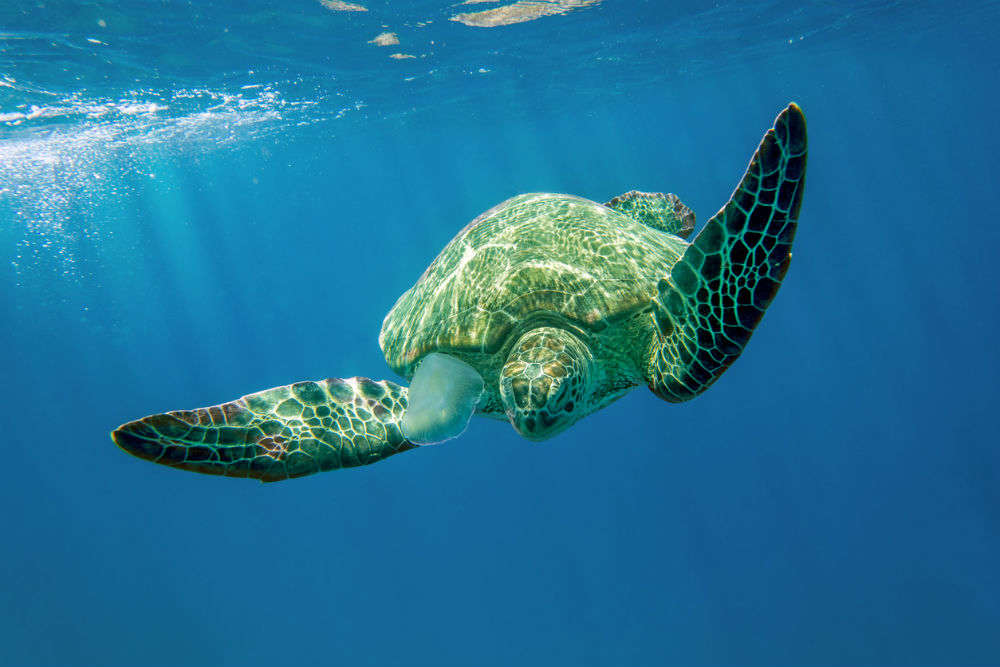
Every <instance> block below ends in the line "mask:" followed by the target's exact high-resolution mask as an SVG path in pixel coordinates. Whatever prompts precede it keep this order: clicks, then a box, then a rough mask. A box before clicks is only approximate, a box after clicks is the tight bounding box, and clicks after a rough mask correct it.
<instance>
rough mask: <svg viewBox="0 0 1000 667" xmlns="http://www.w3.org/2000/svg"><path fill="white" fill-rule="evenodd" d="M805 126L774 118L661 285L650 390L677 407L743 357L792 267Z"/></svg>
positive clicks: (797, 114) (793, 116) (794, 115)
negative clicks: (747, 163)
mask: <svg viewBox="0 0 1000 667" xmlns="http://www.w3.org/2000/svg"><path fill="white" fill-rule="evenodd" d="M806 155H807V141H806V123H805V117H804V116H803V114H802V110H801V109H799V107H798V106H796V105H795V104H791V105H789V107H788V108H787V109H785V110H784V111H782V112H781V114H779V115H778V118H777V119H776V120H775V124H774V127H773V128H772V129H770V130H768V131H767V133H766V134H765V135H764V139H763V140H762V141H761V143H760V146H759V148H758V149H757V152H756V154H754V156H753V159H752V160H751V161H750V166H749V167H748V168H747V171H746V174H745V175H744V176H743V180H742V181H741V182H740V184H739V186H738V187H737V188H736V191H735V192H734V193H733V195H732V197H731V198H730V200H729V202H728V203H727V204H726V205H725V206H724V207H723V208H722V210H721V211H719V212H718V213H717V214H716V215H715V216H714V217H713V218H712V219H711V220H709V221H708V223H707V224H706V225H705V228H704V229H703V230H702V231H701V233H700V234H699V235H698V237H697V238H696V239H695V241H694V243H693V244H692V245H691V246H690V247H689V248H688V249H687V250H686V251H685V253H684V256H683V257H681V259H680V260H679V261H678V262H677V264H675V265H674V267H673V268H672V269H671V272H670V275H669V276H667V277H666V278H664V279H663V280H661V281H660V282H659V284H658V286H657V294H656V296H654V298H653V317H654V322H655V323H656V328H657V332H658V334H659V335H658V339H657V340H656V341H655V342H654V349H653V350H652V354H651V368H650V370H649V372H648V377H649V386H650V389H652V390H653V392H655V393H656V394H657V395H658V396H660V397H661V398H663V399H665V400H668V401H672V402H679V401H685V400H688V399H690V398H693V397H694V396H697V395H698V394H700V393H701V392H702V391H704V390H705V389H707V388H708V387H709V386H710V385H711V384H712V383H713V382H715V381H716V380H717V379H718V378H719V376H721V375H722V373H723V372H725V370H726V369H727V368H729V366H730V365H731V364H732V363H733V362H734V361H735V360H736V358H737V357H738V356H739V355H740V353H741V352H742V351H743V348H744V346H745V345H746V343H747V341H749V340H750V336H751V335H752V334H753V330H754V328H755V327H756V326H757V324H758V323H759V322H760V320H761V318H762V317H763V315H764V311H765V310H766V309H767V307H768V305H770V303H771V300H772V299H774V296H775V294H776V293H777V291H778V288H779V287H780V286H781V281H782V279H783V278H784V276H785V272H786V271H787V270H788V265H789V262H790V261H791V247H792V241H793V240H794V238H795V230H796V226H797V224H798V215H799V208H800V206H801V204H802V192H803V187H804V183H805V170H806Z"/></svg>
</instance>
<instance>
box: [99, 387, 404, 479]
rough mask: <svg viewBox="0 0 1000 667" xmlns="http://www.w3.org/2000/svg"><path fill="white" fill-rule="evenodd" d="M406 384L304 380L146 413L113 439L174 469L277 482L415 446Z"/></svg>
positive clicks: (128, 450) (122, 429)
mask: <svg viewBox="0 0 1000 667" xmlns="http://www.w3.org/2000/svg"><path fill="white" fill-rule="evenodd" d="M406 404H407V389H406V387H403V386H400V385H398V384H395V383H393V382H388V381H385V380H382V381H378V382H376V381H374V380H369V379H368V378H350V379H348V380H341V379H338V378H330V379H327V380H321V381H319V382H297V383H295V384H292V385H287V386H284V387H275V388H274V389H268V390H266V391H261V392H258V393H256V394H250V395H248V396H244V397H243V398H240V399H237V400H235V401H232V402H231V403H223V404H222V405H217V406H214V407H210V408H200V409H197V410H180V411H176V412H166V413H164V414H159V415H151V416H149V417H143V418H142V419H138V420H136V421H132V422H128V423H127V424H123V425H122V426H119V427H118V428H117V429H115V430H114V431H113V432H112V433H111V438H112V439H113V440H114V441H115V444H117V445H118V446H119V447H121V448H122V449H124V450H125V451H127V452H129V453H130V454H134V455H136V456H138V457H140V458H143V459H147V460H149V461H153V462H155V463H162V464H164V465H168V466H172V467H175V468H183V469H184V470H192V471H194V472H202V473H208V474H210V475H226V476H228V477H253V478H256V479H259V480H262V481H264V482H275V481H278V480H282V479H289V478H292V477H302V476H303V475H310V474H312V473H315V472H322V471H326V470H335V469H337V468H349V467H352V466H360V465H366V464H368V463H375V462H376V461H380V460H382V459H384V458H386V457H387V456H391V455H393V454H397V453H399V452H403V451H406V450H407V449H411V448H412V447H413V446H414V445H413V444H412V443H410V442H409V441H407V439H406V438H405V437H404V436H403V434H402V431H401V430H400V425H399V424H400V421H401V419H402V417H403V415H404V413H405V412H406Z"/></svg>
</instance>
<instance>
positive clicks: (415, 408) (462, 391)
mask: <svg viewBox="0 0 1000 667" xmlns="http://www.w3.org/2000/svg"><path fill="white" fill-rule="evenodd" d="M482 394H483V378H482V376H480V375H479V373H478V372H476V369H475V368H473V367H472V366H470V365H469V364H467V363H465V362H464V361H461V360H459V359H456V358H455V357H453V356H451V355H448V354H441V353H439V352H434V353H432V354H429V355H427V356H426V357H425V358H424V360H423V361H422V362H420V365H419V366H418V367H417V371H416V373H414V374H413V382H412V383H411V384H410V388H409V404H408V407H407V409H406V414H405V415H404V416H403V420H402V422H401V424H400V426H401V428H402V430H403V434H404V435H405V436H406V439H407V440H409V441H410V442H412V443H414V444H417V445H431V444H434V443H438V442H444V441H445V440H450V439H452V438H455V437H458V436H459V435H461V434H462V432H463V431H465V428H466V427H467V426H468V425H469V420H470V419H472V415H473V413H475V411H476V406H477V405H478V404H479V399H480V397H481V396H482Z"/></svg>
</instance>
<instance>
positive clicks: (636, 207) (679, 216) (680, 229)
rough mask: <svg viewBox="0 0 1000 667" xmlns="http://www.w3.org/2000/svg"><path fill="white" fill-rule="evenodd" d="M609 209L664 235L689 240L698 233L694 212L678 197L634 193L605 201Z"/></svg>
mask: <svg viewBox="0 0 1000 667" xmlns="http://www.w3.org/2000/svg"><path fill="white" fill-rule="evenodd" d="M604 205H605V206H607V207H608V208H611V209H614V210H616V211H618V212H619V213H622V214H624V215H627V216H629V217H631V218H635V219H636V220H638V221H639V222H641V223H643V224H644V225H649V226H650V227H652V228H653V229H659V230H660V231H661V232H666V233H667V234H673V235H674V236H679V237H681V238H682V239H686V238H687V237H688V236H690V235H691V232H693V231H694V211H692V210H691V209H689V208H688V207H687V206H685V205H684V204H682V203H681V200H680V198H679V197H678V196H677V195H675V194H663V193H662V192H639V191H638V190H630V191H628V192H625V193H623V194H620V195H618V196H617V197H615V198H614V199H612V200H610V201H608V202H605V204H604Z"/></svg>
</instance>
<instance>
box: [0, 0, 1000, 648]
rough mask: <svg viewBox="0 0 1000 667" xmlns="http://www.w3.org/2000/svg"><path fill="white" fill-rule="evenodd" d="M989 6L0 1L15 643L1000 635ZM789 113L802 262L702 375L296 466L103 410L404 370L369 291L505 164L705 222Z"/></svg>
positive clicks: (494, 192)
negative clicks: (717, 376)
mask: <svg viewBox="0 0 1000 667" xmlns="http://www.w3.org/2000/svg"><path fill="white" fill-rule="evenodd" d="M998 29H1000V4H998V3H997V2H993V1H986V0H976V1H971V2H964V3H952V4H946V3H932V2H889V1H885V0H879V1H874V0H873V1H870V2H861V1H859V2H825V1H813V2H796V3H786V2H778V1H769V2H742V3H729V2H721V3H707V2H694V1H686V0H682V1H681V2H676V3H665V2H659V1H655V0H648V1H642V0H635V1H626V0H599V1H591V0H548V1H544V2H516V1H515V0H502V1H501V2H468V3H463V4H457V3H455V4H452V3H445V2H438V1H436V0H413V1H410V2H396V1H394V2H389V1H388V0H369V1H365V0H360V1H359V2H357V3H346V2H335V1H333V0H323V1H316V0H294V1H291V0H289V1H281V2H279V1H277V0H270V1H265V0H248V1H245V2H233V1H231V0H209V1H198V2H184V1H180V0H123V1H119V2H110V1H104V0H89V1H88V0H60V1H49V0H40V1H38V2H30V3H14V2H8V3H4V4H3V6H2V7H0V289H2V291H0V324H2V325H3V326H2V327H0V348H2V350H3V357H0V358H2V359H3V363H2V366H0V368H2V369H3V377H4V378H5V380H6V381H5V382H4V383H3V385H2V388H0V397H2V399H3V405H4V406H5V407H6V408H7V410H6V413H5V414H6V419H5V421H4V424H5V428H4V431H5V436H6V437H5V438H4V439H3V441H4V443H5V445H6V446H5V449H4V461H5V463H6V470H7V473H8V474H7V475H6V481H5V482H4V483H3V484H2V485H0V503H2V505H3V507H4V508H6V512H5V531H4V533H5V536H4V539H3V540H0V566H2V569H3V571H4V573H5V580H4V585H3V586H0V646H3V650H0V664H11V665H34V664H39V665H41V664H53V665H65V664H106V665H136V664H170V665H176V664H212V665H218V664H264V663H268V664H286V663H287V664H312V663H320V664H329V663H337V664H345V665H470V664H474V665H556V664H567V665H570V664H571V665H581V664H595V665H654V664H656V665H659V664H683V665H689V664H705V665H710V664H768V665H771V664H787V665H802V664H807V665H821V664H822V665H826V664H838V665H842V664H858V665H861V664H968V665H972V664H976V665H981V664H991V663H994V662H995V661H996V660H997V656H998V655H1000V640H998V635H997V633H996V628H997V627H1000V577H998V574H997V568H996V563H997V562H1000V512H998V507H1000V494H998V491H997V488H998V483H1000V467H998V461H1000V455H998V450H997V445H996V441H997V438H996V428H995V421H996V420H995V418H994V413H995V405H996V403H997V399H998V398H1000V395H998V391H997V384H996V380H995V378H996V376H997V372H998V371H1000V353H998V351H997V347H996V346H995V345H993V342H992V341H993V339H994V337H995V336H994V332H995V331H996V330H997V325H998V322H1000V301H998V299H997V289H996V284H997V270H996V258H995V255H996V253H995V250H994V249H995V248H996V247H998V242H1000V232H998V229H1000V227H998V226H997V225H996V224H994V223H993V222H992V220H991V212H992V211H993V210H994V208H995V206H994V200H995V199H996V194H997V186H996V184H995V181H996V176H995V175H996V174H997V172H998V168H1000V164H998V161H997V157H996V156H997V154H998V151H997V148H998V146H997V143H998V142H997V139H996V136H995V135H996V131H995V129H994V127H995V125H996V119H997V118H998V117H1000V96H998V95H997V93H996V72H997V71H998V69H1000V57H998V55H997V51H996V48H995V44H994V41H995V34H996V33H997V31H998ZM791 100H795V101H797V102H798V103H799V104H800V105H801V106H802V108H803V109H804V110H805V113H806V116H807V118H808V122H809V135H810V157H809V168H808V169H809V171H808V179H807V183H808V185H807V188H806V193H805V198H804V204H803V208H802V214H801V219H800V227H799V234H798V237H797V239H796V242H795V247H794V261H793V262H792V266H791V269H790V271H789V273H788V276H787V278H786V281H785V284H784V286H783V288H782V290H781V293H780V294H779V295H778V297H777V299H776V300H775V302H774V304H773V305H772V307H771V308H770V310H769V311H768V314H767V315H766V317H765V319H764V321H763V323H762V325H761V326H760V328H759V329H758V331H757V333H756V334H755V336H754V338H753V340H752V342H751V343H750V344H749V345H748V347H747V350H746V352H745V353H744V354H743V356H742V357H741V359H740V360H739V361H738V362H737V363H736V364H735V365H734V366H733V368H732V369H731V370H730V371H728V372H727V373H726V375H725V376H724V377H723V378H722V379H721V380H720V381H719V382H718V383H717V384H716V385H715V386H713V387H712V388H711V390H710V391H708V392H707V393H706V394H705V395H704V396H702V397H700V398H698V399H697V400H695V401H692V402H690V403H684V404H679V405H671V404H666V403H663V402H660V401H659V400H657V399H656V398H655V397H653V396H652V395H651V394H650V393H649V392H648V391H647V390H646V389H645V388H640V389H639V390H637V391H635V392H634V393H633V394H631V395H629V396H628V397H626V398H624V399H622V400H621V401H619V402H617V403H615V404H613V405H612V406H610V407H608V408H607V409H605V410H603V411H601V412H599V413H596V414H594V415H592V416H590V417H588V418H586V419H584V420H583V421H581V422H580V423H578V424H577V425H576V426H574V427H573V428H572V429H570V430H569V431H567V432H565V433H564V434H562V435H560V436H558V437H556V438H554V439H552V440H550V441H546V442H544V443H529V442H527V441H525V440H522V439H521V438H519V437H518V436H517V435H516V433H514V431H513V430H512V429H511V428H510V426H509V425H506V424H504V423H501V422H494V421H490V420H482V419H478V420H473V422H472V425H471V426H470V428H469V430H468V431H467V432H466V433H465V434H464V435H463V436H462V438H461V439H458V440H455V441H451V442H449V443H447V444H445V445H443V446H440V447H434V448H425V449H420V450H418V451H415V452H409V453H406V454H403V455H400V456H396V457H393V458H391V459H390V460H388V461H386V462H383V463H379V464H377V465H374V466H370V467H364V468H357V469H352V470H346V471H340V472H335V473H328V474H323V475H315V476H312V477H307V478H303V479H300V480H295V481H289V482H283V483H280V484H272V485H266V486H265V485H260V484H258V483H256V482H252V481H246V480H233V479H222V478H213V477H203V476H199V475H194V474H190V473H183V472H179V471H175V470H171V469H169V468H166V467H161V466H155V465H152V464H149V463H147V462H144V461H140V460H138V459H134V458H132V457H129V456H128V455H127V454H125V453H124V452H122V451H120V450H119V449H117V448H116V447H115V446H114V444H113V443H112V442H111V440H110V439H109V438H108V432H109V430H110V429H112V428H114V427H115V426H117V425H118V424H120V423H122V422H124V421H126V420H130V419H134V418H137V417H140V416H142V415H145V414H150V413H153V412H162V411H166V410H172V409H179V408H194V407H198V406H205V405H212V404H216V403H219V402H221V401H225V400H230V399H233V398H236V397H238V396H241V395H243V394H246V393H249V392H251V391H255V390H259V389H264V388H266V387H272V386H276V385H281V384H287V383H289V382H294V381H298V380H305V379H316V378H323V377H327V376H337V377H350V376H354V375H365V376H370V377H373V378H387V379H393V380H398V379H399V378H396V377H394V376H393V374H392V373H391V371H389V369H388V368H387V367H386V364H385V361H384V359H383V357H382V354H381V351H380V350H379V347H378V342H377V336H378V332H379V328H380V326H381V323H382V318H383V317H384V315H385V313H386V312H387V311H388V310H389V308H391V307H392V305H393V303H394V302H395V300H396V298H397V297H398V296H399V295H400V294H401V293H402V292H403V291H405V290H406V289H407V288H408V287H409V286H410V285H412V284H413V282H414V281H415V280H416V279H417V278H418V277H419V276H420V274H421V272H422V271H423V270H424V268H425V267H426V266H427V264H428V263H429V262H430V261H431V260H432V259H433V258H434V256H435V255H436V254H437V252H438V251H439V250H440V249H441V248H442V247H443V246H444V244H446V243H447V242H448V240H449V239H451V238H452V236H453V235H454V234H455V233H456V232H457V231H458V230H459V229H461V228H462V227H463V226H464V225H465V224H466V223H467V222H468V221H469V220H471V219H472V218H474V217H475V216H476V215H477V214H479V213H480V212H482V211H484V210H486V209H488V208H490V207H491V206H493V205H495V204H496V203H498V202H500V201H502V200H504V199H506V198H507V197H510V196H513V195H515V194H518V193H522V192H539V191H541V192H567V193H572V194H576V195H581V196H584V197H587V198H590V199H594V200H596V201H607V200H608V199H610V198H611V197H613V196H615V195H617V194H620V193H622V192H625V191H628V190H631V189H640V190H647V191H664V192H674V193H676V194H677V195H678V196H680V197H681V199H682V200H683V201H684V202H685V203H686V204H687V205H689V206H691V207H692V208H693V209H694V210H695V212H696V214H697V217H698V221H699V224H700V223H703V222H704V221H706V220H707V219H708V218H709V217H710V216H711V215H712V214H714V213H715V211H716V210H718V208H719V207H720V206H721V205H722V204H724V203H725V201H726V200H727V198H728V197H729V194H730V193H731V191H732V188H733V187H734V186H735V184H736V183H737V181H738V179H739V177H740V176H741V174H742V173H743V170H744V168H745V167H746V163H747V160H748V159H749V157H750V155H751V154H752V152H753V150H754V148H755V147H756V145H757V142H758V141H759V139H760V136H761V134H762V133H763V132H764V130H765V129H766V128H768V127H770V124H771V122H772V120H773V118H774V116H775V115H776V114H777V113H778V111H779V110H780V109H782V108H783V107H784V106H785V105H787V103H788V102H789V101H791Z"/></svg>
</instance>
